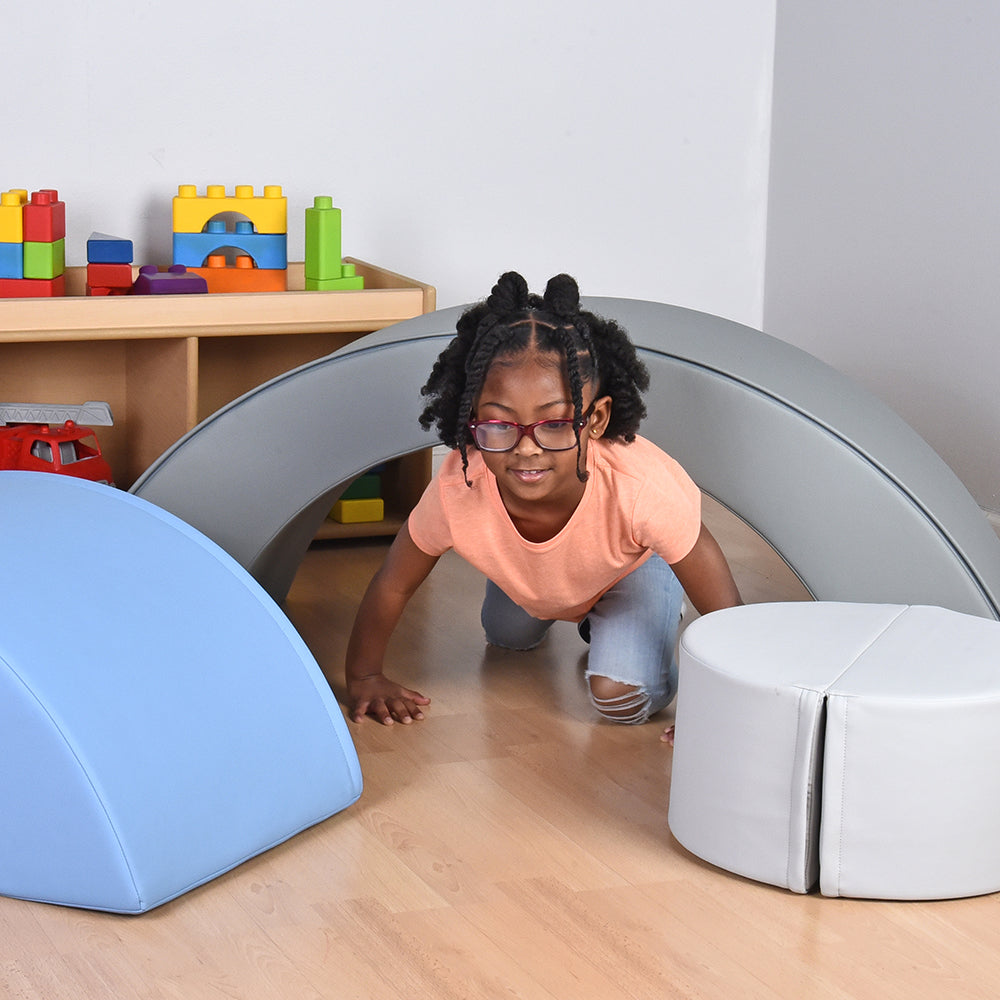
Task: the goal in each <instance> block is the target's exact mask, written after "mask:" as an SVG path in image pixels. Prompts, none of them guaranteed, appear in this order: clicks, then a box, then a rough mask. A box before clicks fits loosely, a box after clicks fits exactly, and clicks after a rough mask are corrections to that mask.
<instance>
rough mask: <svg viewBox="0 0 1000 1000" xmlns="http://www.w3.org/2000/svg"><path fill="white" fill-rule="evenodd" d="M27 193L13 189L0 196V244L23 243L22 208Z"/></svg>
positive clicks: (23, 190) (21, 189)
mask: <svg viewBox="0 0 1000 1000" xmlns="http://www.w3.org/2000/svg"><path fill="white" fill-rule="evenodd" d="M27 203H28V192H27V191H26V190H25V189H24V188H14V189H13V190H11V191H4V192H3V194H0V243H22V242H24V206H25V205H26V204H27Z"/></svg>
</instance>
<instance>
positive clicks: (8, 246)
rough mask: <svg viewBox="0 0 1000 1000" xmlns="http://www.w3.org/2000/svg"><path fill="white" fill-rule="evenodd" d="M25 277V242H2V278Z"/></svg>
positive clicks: (0, 259) (0, 268) (0, 267)
mask: <svg viewBox="0 0 1000 1000" xmlns="http://www.w3.org/2000/svg"><path fill="white" fill-rule="evenodd" d="M23 277H24V244H23V243H0V278H23Z"/></svg>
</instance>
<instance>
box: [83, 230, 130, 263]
mask: <svg viewBox="0 0 1000 1000" xmlns="http://www.w3.org/2000/svg"><path fill="white" fill-rule="evenodd" d="M134 252H135V251H134V248H133V246H132V241H131V240H124V239H122V238H121V237H119V236H107V235H106V234H105V233H91V234H90V239H88V240H87V263H88V264H131V263H132V255H133V253H134Z"/></svg>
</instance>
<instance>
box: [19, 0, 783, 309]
mask: <svg viewBox="0 0 1000 1000" xmlns="http://www.w3.org/2000/svg"><path fill="white" fill-rule="evenodd" d="M774 2H775V0H754V2H751V3H747V2H746V0H697V2H695V0H621V2H619V3H616V4H607V3H604V2H597V0H508V2H505V3H500V4H495V3H483V2H481V0H432V2H430V3H426V4H415V3H409V2H408V3H403V2H398V0H357V2H355V3H350V4H348V3H343V2H337V0H333V2H331V3H328V4H325V5H321V4H311V3H301V2H299V3H297V2H295V0H291V2H289V3H286V4H275V3H272V2H264V0H243V2H242V3H240V4H234V3H231V2H225V3H223V2H220V0H205V2H201V3H198V4H195V5H193V6H187V7H186V6H183V5H181V6H178V5H176V4H167V3H161V2H150V0H140V2H138V3H125V2H121V0H91V2H89V3H79V2H77V0H72V2H70V0H51V2H50V3H49V4H47V5H46V8H45V13H44V15H41V14H39V13H38V12H36V10H35V9H34V8H33V7H32V6H31V5H30V4H18V5H16V7H15V8H13V9H11V10H6V11H5V13H4V24H3V29H2V32H0V38H2V40H3V58H2V60H0V81H2V83H3V92H4V93H5V94H6V95H7V96H8V103H7V104H6V106H5V109H4V115H5V122H4V130H3V132H4V135H5V137H6V138H5V141H4V144H3V154H2V157H0V174H2V175H0V189H2V190H7V189H9V188H13V187H25V188H29V189H32V190H33V189H37V188H41V187H56V188H58V189H59V191H60V194H61V195H62V197H63V198H64V200H65V201H66V202H67V209H68V218H69V223H68V228H69V233H68V249H67V254H68V259H69V263H71V264H81V263H84V262H85V259H86V247H85V241H86V237H87V235H89V233H90V232H91V231H92V230H99V231H103V232H110V233H112V234H115V235H120V236H127V237H131V238H132V239H134V240H135V242H136V244H137V259H138V262H140V263H161V264H165V263H169V257H170V199H171V197H172V196H173V195H174V194H175V193H176V189H177V185H178V184H181V183H194V184H197V185H198V186H199V188H200V189H203V188H204V185H205V184H206V183H221V184H225V185H226V186H227V188H231V187H232V186H233V185H235V184H236V183H247V184H253V185H254V186H255V187H257V188H258V189H259V188H261V187H262V186H263V185H264V184H281V185H282V186H283V187H284V189H285V193H286V194H287V195H288V196H289V208H290V224H289V237H290V247H289V249H290V255H291V256H292V257H293V259H295V258H297V259H301V255H302V252H303V250H302V211H303V209H304V208H305V207H306V206H307V205H309V204H311V203H312V197H313V195H315V194H332V195H333V196H334V198H335V200H336V203H337V204H338V205H340V206H341V207H342V208H343V210H344V220H345V221H344V229H345V234H344V251H345V253H347V254H349V255H352V256H357V257H361V258H363V259H368V260H371V261H373V262H375V263H379V264H382V265H384V266H387V267H390V268H393V269H395V270H399V271H402V272H404V273H407V274H410V275H412V276H414V277H419V278H422V279H424V280H427V281H430V282H431V283H433V284H436V285H437V286H438V289H439V303H440V305H442V306H446V305H451V304H455V303H458V302H463V301H467V300H470V299H474V298H478V297H480V296H482V295H484V294H486V293H487V292H488V291H489V288H490V286H491V285H492V283H493V282H494V280H495V279H496V277H497V275H498V274H499V273H500V272H501V271H503V270H506V269H508V268H514V269H518V270H522V271H523V272H524V273H525V275H526V276H527V277H528V278H529V281H530V282H531V283H532V285H533V286H541V285H542V283H543V282H544V281H545V279H546V278H547V277H548V276H549V275H550V274H553V273H556V272H558V271H563V270H565V271H569V272H570V273H573V274H576V276H577V277H578V278H579V279H580V282H581V285H582V287H583V291H584V293H585V294H595V295H608V294H611V295H624V296H635V297H641V298H653V299H661V300H665V301H669V302H675V303H678V304H681V305H686V306H691V307H694V308H697V309H703V310H706V311H710V312H715V313H719V314H721V315H724V316H728V317H731V318H735V319H738V320H741V321H743V322H747V323H751V324H755V325H759V324H760V319H761V315H762V308H763V306H762V287H763V259H764V258H763V239H764V219H765V212H766V183H767V143H768V129H769V113H770V79H771V63H772V45H773V29H774ZM40 53H41V59H40V58H39V54H40ZM40 65H41V66H42V67H43V68H41V69H39V66H40ZM19 101H20V102H23V103H20V104H19V103H18V102H19ZM12 139H13V140H14V141H11V140H12Z"/></svg>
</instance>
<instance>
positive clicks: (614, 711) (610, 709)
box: [587, 674, 651, 725]
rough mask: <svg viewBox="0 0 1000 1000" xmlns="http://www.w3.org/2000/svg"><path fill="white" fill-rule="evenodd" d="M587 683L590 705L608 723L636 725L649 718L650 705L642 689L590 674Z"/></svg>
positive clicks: (634, 685) (646, 694) (645, 692)
mask: <svg viewBox="0 0 1000 1000" xmlns="http://www.w3.org/2000/svg"><path fill="white" fill-rule="evenodd" d="M587 683H588V684H589V686H590V701H591V704H592V705H593V706H594V708H596V709H597V711H598V712H599V713H600V714H601V715H602V716H603V717H604V718H605V719H608V720H609V721H610V722H619V723H624V724H626V725H638V724H639V723H642V722H645V721H646V720H647V719H648V718H649V716H650V706H651V703H650V697H649V694H648V692H647V691H646V690H645V689H644V688H642V687H639V686H638V685H636V684H626V683H625V682H624V681H615V680H612V679H611V678H610V677H602V676H601V675H600V674H591V675H590V676H589V677H588V678H587Z"/></svg>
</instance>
